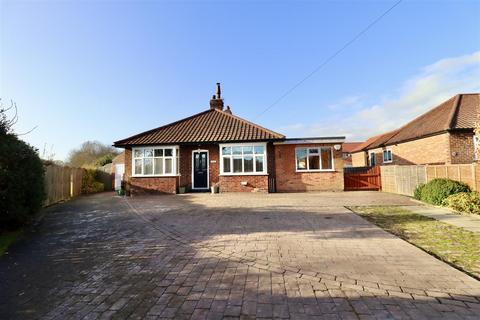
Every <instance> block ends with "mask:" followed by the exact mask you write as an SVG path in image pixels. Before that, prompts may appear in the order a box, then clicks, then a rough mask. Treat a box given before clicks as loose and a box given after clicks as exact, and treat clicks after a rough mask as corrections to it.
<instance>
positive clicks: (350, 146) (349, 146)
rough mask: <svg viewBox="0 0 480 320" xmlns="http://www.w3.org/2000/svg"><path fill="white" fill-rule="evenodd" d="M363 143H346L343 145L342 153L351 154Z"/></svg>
mask: <svg viewBox="0 0 480 320" xmlns="http://www.w3.org/2000/svg"><path fill="white" fill-rule="evenodd" d="M362 144H363V142H344V143H343V144H342V151H343V152H346V153H350V152H352V151H353V150H355V149H357V148H358V147H359V146H360V145H362Z"/></svg>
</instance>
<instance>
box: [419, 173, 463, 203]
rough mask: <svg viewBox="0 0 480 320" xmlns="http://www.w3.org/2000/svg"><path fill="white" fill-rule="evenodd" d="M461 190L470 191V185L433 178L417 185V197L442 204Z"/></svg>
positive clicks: (424, 200)
mask: <svg viewBox="0 0 480 320" xmlns="http://www.w3.org/2000/svg"><path fill="white" fill-rule="evenodd" d="M459 192H470V187H469V186H468V185H467V184H465V183H463V182H459V181H454V180H450V179H433V180H432V181H429V182H428V183H426V184H424V185H420V186H419V187H417V189H416V190H415V198H416V199H419V200H421V201H423V202H427V203H430V204H435V205H442V202H443V200H445V199H446V198H448V197H449V196H450V195H452V194H456V193H459ZM417 197H418V198H417Z"/></svg>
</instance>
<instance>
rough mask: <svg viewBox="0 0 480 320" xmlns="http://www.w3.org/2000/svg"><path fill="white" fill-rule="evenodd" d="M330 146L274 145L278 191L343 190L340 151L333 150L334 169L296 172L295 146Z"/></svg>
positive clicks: (318, 145) (329, 145)
mask: <svg viewBox="0 0 480 320" xmlns="http://www.w3.org/2000/svg"><path fill="white" fill-rule="evenodd" d="M322 146H328V147H332V148H333V145H332V144H308V145H303V144H302V145H291V144H290V145H287V144H279V145H275V172H276V186H277V191H278V192H298V191H343V158H342V151H341V150H339V151H335V150H334V152H333V168H334V170H335V171H325V172H296V163H295V148H296V147H306V148H308V147H322Z"/></svg>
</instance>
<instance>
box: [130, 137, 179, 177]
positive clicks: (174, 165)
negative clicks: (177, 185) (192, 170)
mask: <svg viewBox="0 0 480 320" xmlns="http://www.w3.org/2000/svg"><path fill="white" fill-rule="evenodd" d="M145 149H173V155H172V157H168V158H172V171H173V172H172V173H167V174H143V169H144V165H143V162H142V174H135V160H136V159H145V157H141V158H136V157H135V150H144V151H145ZM153 152H154V155H155V151H153ZM163 152H164V153H163V154H164V155H165V150H164V151H163ZM157 158H158V157H157ZM179 158H180V148H179V146H169V145H167V146H144V147H133V148H132V177H142V178H143V177H178V176H179V173H178V163H179V161H178V160H179ZM152 159H155V156H154V157H152ZM152 165H153V171H155V160H153V164H152ZM163 170H164V171H165V156H163Z"/></svg>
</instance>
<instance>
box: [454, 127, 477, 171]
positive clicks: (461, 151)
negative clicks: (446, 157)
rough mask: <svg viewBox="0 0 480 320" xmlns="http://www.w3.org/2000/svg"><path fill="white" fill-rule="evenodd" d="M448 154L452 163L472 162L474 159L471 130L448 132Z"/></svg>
mask: <svg viewBox="0 0 480 320" xmlns="http://www.w3.org/2000/svg"><path fill="white" fill-rule="evenodd" d="M450 155H451V163H452V164H462V163H473V162H474V161H475V149H474V146H473V132H462V133H457V132H452V133H450Z"/></svg>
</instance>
